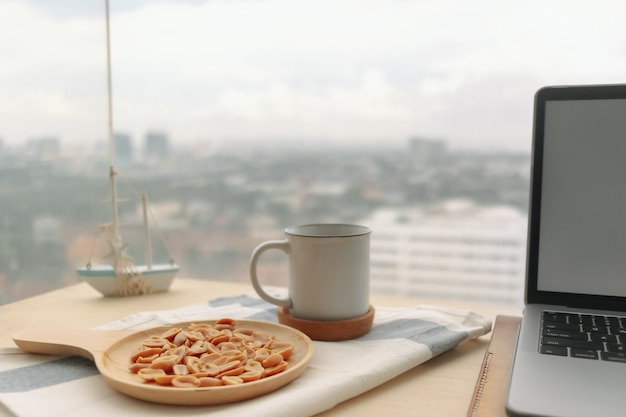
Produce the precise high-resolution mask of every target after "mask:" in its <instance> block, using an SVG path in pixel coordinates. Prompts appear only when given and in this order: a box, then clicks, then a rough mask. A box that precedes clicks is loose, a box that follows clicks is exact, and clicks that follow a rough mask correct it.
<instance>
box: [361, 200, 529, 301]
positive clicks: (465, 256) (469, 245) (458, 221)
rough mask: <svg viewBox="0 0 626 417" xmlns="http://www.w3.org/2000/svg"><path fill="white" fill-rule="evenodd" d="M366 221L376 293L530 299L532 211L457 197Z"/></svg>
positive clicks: (380, 214)
mask: <svg viewBox="0 0 626 417" xmlns="http://www.w3.org/2000/svg"><path fill="white" fill-rule="evenodd" d="M364 224H366V225H367V226H369V227H370V228H371V229H372V236H371V287H372V291H373V292H378V293H386V294H396V295H406V296H418V297H425V298H440V299H441V298H454V299H460V300H464V299H466V300H468V301H469V300H472V301H474V300H479V301H493V302H499V303H511V304H515V305H518V304H521V303H522V302H523V288H524V275H525V257H526V244H525V242H526V224H527V217H526V215H525V214H522V213H521V212H520V211H519V210H517V209H514V208H511V207H507V206H491V207H481V206H477V205H475V204H473V203H471V202H467V201H450V202H447V203H444V204H441V205H438V206H436V207H431V208H423V209H422V208H413V207H412V208H407V209H400V210H398V209H381V210H379V211H376V212H375V213H373V214H372V216H371V217H369V218H368V219H366V220H364Z"/></svg>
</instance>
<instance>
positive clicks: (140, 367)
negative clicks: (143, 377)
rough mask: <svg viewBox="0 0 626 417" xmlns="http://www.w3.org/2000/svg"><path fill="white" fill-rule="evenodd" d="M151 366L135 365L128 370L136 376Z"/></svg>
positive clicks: (147, 364)
mask: <svg viewBox="0 0 626 417" xmlns="http://www.w3.org/2000/svg"><path fill="white" fill-rule="evenodd" d="M149 366H150V364H149V363H133V364H132V365H130V366H129V367H128V370H129V371H131V372H132V373H134V374H136V373H137V372H139V370H140V369H146V368H148V367H149Z"/></svg>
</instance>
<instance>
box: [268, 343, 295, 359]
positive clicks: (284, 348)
mask: <svg viewBox="0 0 626 417" xmlns="http://www.w3.org/2000/svg"><path fill="white" fill-rule="evenodd" d="M271 349H272V352H276V353H280V354H281V355H282V357H283V359H284V360H287V359H289V358H290V357H291V355H292V354H293V351H294V349H295V347H294V346H293V345H292V344H290V343H285V342H276V341H274V342H272V345H271Z"/></svg>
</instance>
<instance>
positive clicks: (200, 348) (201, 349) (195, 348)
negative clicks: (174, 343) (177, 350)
mask: <svg viewBox="0 0 626 417" xmlns="http://www.w3.org/2000/svg"><path fill="white" fill-rule="evenodd" d="M208 350H209V342H205V341H204V340H198V341H196V342H195V343H194V344H193V345H191V346H190V347H189V351H188V352H187V354H188V355H202V354H203V353H206V352H208Z"/></svg>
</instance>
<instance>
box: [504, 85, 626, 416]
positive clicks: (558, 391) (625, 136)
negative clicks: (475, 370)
mask: <svg viewBox="0 0 626 417" xmlns="http://www.w3.org/2000/svg"><path fill="white" fill-rule="evenodd" d="M530 188H531V192H530V208H529V227H528V253H527V272H526V293H525V308H524V313H523V316H522V322H521V325H520V330H519V336H518V340H517V347H516V351H515V356H514V361H513V367H512V372H511V379H510V384H509V390H508V393H507V399H506V411H507V414H508V415H509V416H549V417H557V416H559V417H560V416H563V417H565V416H567V417H576V416H581V417H590V416H625V415H626V403H625V402H624V398H626V84H625V85H587V86H551V87H544V88H542V89H540V90H539V91H538V92H537V93H536V95H535V103H534V127H533V152H532V175H531V187H530Z"/></svg>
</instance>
